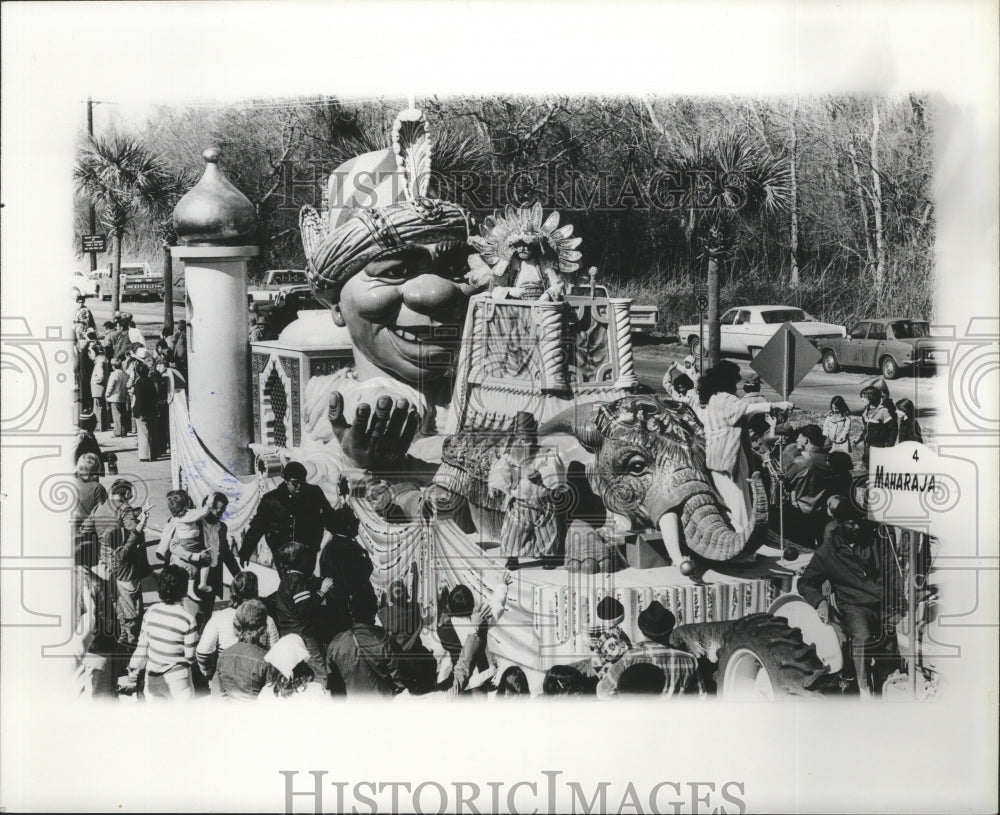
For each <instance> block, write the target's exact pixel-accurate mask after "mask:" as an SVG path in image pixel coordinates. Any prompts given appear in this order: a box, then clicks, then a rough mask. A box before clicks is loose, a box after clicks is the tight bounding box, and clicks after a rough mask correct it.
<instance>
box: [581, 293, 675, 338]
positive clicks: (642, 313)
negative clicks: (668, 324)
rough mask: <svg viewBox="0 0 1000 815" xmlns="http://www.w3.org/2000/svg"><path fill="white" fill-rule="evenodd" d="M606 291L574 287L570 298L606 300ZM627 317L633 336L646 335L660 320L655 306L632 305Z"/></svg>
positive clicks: (607, 295)
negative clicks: (630, 321)
mask: <svg viewBox="0 0 1000 815" xmlns="http://www.w3.org/2000/svg"><path fill="white" fill-rule="evenodd" d="M610 296H611V295H609V294H608V290H607V288H606V287H604V286H597V285H595V286H593V287H591V286H590V285H586V284H585V285H582V286H574V287H573V289H572V291H571V292H570V297H595V298H605V299H606V298H608V297H610ZM628 313H629V317H630V318H631V319H632V332H633V333H635V334H648V333H649V332H651V331H652V330H653V329H655V328H656V322H657V320H658V319H659V318H660V310H659V309H658V308H657V307H656V306H640V305H637V304H636V303H633V304H632V307H631V308H630V309H629V312H628Z"/></svg>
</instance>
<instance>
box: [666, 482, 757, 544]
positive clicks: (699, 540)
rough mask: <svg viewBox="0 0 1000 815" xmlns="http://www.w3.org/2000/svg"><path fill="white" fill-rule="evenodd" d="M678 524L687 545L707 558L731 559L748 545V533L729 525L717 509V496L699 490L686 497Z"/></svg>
mask: <svg viewBox="0 0 1000 815" xmlns="http://www.w3.org/2000/svg"><path fill="white" fill-rule="evenodd" d="M681 524H682V526H683V527H684V539H685V541H686V542H687V545H688V547H689V548H690V549H691V551H693V552H697V553H698V554H699V555H701V556H702V557H703V558H707V559H708V560H730V559H732V558H734V557H736V555H738V554H739V553H740V552H741V551H742V550H743V548H744V547H745V546H746V544H747V536H746V535H745V534H743V533H741V532H736V531H734V530H733V529H731V528H730V526H729V524H728V523H726V519H725V518H724V517H723V515H722V512H721V511H720V509H719V504H718V499H717V498H716V497H715V496H714V495H711V494H709V493H700V494H699V495H694V496H692V497H691V498H689V499H688V500H687V502H686V503H685V504H684V510H683V512H682V513H681Z"/></svg>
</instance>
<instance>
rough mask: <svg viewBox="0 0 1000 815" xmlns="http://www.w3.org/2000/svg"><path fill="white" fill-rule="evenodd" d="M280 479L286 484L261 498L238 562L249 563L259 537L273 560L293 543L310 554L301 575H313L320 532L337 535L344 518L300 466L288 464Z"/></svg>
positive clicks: (319, 542)
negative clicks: (309, 558) (281, 550)
mask: <svg viewBox="0 0 1000 815" xmlns="http://www.w3.org/2000/svg"><path fill="white" fill-rule="evenodd" d="M281 475H282V478H284V481H285V483H284V484H282V485H281V486H279V487H277V488H276V489H273V490H271V491H270V492H269V493H266V494H265V495H264V497H263V498H261V500H260V505H259V506H258V507H257V513H256V514H255V515H254V517H253V519H252V520H251V521H250V525H249V526H248V527H247V532H246V537H245V538H244V540H243V545H242V546H241V547H240V561H241V563H242V565H243V566H246V564H247V563H249V562H250V557H251V556H252V555H253V553H254V552H255V551H256V549H257V544H258V543H259V542H260V539H261V537H263V538H264V539H265V540H266V541H267V545H268V547H270V549H271V554H272V556H273V555H275V554H276V553H277V551H278V550H279V549H280V548H281V547H282V546H284V545H285V544H286V543H289V542H290V541H293V540H294V541H297V542H298V543H301V544H302V545H303V546H305V548H306V549H307V550H308V551H309V554H310V556H311V558H312V561H311V565H309V564H306V565H305V567H304V571H305V572H306V573H307V574H312V573H313V569H315V567H316V557H317V555H318V554H319V547H320V544H321V543H322V541H323V530H324V529H325V530H328V531H329V532H330V534H331V535H336V534H337V532H338V530H339V529H340V528H341V526H342V525H343V524H344V522H345V517H346V516H344V515H343V513H341V514H338V513H337V512H335V511H334V509H333V507H332V506H330V502H329V501H327V500H326V496H325V495H324V494H323V490H321V489H320V488H319V487H317V486H316V485H315V484H307V483H306V468H305V467H304V466H302V465H301V464H299V462H297V461H290V462H288V464H286V465H285V468H284V470H282V472H281Z"/></svg>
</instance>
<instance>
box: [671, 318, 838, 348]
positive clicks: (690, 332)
mask: <svg viewBox="0 0 1000 815" xmlns="http://www.w3.org/2000/svg"><path fill="white" fill-rule="evenodd" d="M720 322H721V324H722V326H721V331H720V335H721V339H720V348H719V352H720V353H721V354H723V355H725V356H732V355H744V356H746V355H748V356H750V358H751V359H752V358H753V357H755V356H757V354H758V353H759V352H760V349H761V348H763V347H764V346H765V345H767V343H768V340H770V339H771V337H773V336H774V335H775V333H776V332H777V330H778V329H779V328H781V326H782V325H783V324H784V323H791V324H792V325H794V326H795V328H796V329H797V330H798V331H799V332H800V333H801V334H802V336H804V337H805V338H806V339H807V340H809V341H810V342H811V343H812V344H813V345H816V346H817V347H818V346H819V344H820V343H821V342H822V341H824V340H829V339H833V338H834V337H843V336H844V334H845V333H847V332H846V329H845V328H844V326H842V325H834V324H833V323H824V322H820V321H819V320H817V319H816V318H815V317H812V316H810V315H809V314H807V313H806V312H805V311H803V310H802V309H800V308H795V307H794V306H737V307H736V308H731V309H729V311H727V312H725V313H724V314H723V315H722V318H721V320H720ZM677 332H678V336H679V337H680V339H681V342H683V343H686V344H687V346H688V348H690V349H691V353H692V354H694V355H695V356H698V353H699V351H700V348H701V343H702V341H704V342H705V343H706V344H707V343H708V323H707V321H706V323H705V325H704V326H703V330H702V335H703V336H701V337H699V334H698V326H697V325H682V326H680V327H679V328H678V329H677Z"/></svg>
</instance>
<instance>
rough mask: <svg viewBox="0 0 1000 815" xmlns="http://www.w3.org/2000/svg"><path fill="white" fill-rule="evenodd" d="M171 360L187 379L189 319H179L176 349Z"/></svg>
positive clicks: (175, 342)
mask: <svg viewBox="0 0 1000 815" xmlns="http://www.w3.org/2000/svg"><path fill="white" fill-rule="evenodd" d="M169 361H170V362H172V363H173V364H174V367H175V368H176V369H177V370H178V371H180V372H181V374H182V375H183V377H184V378H185V379H187V373H188V369H187V320H178V321H177V330H176V332H175V333H174V350H173V354H172V355H171V357H170V360H169Z"/></svg>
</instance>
